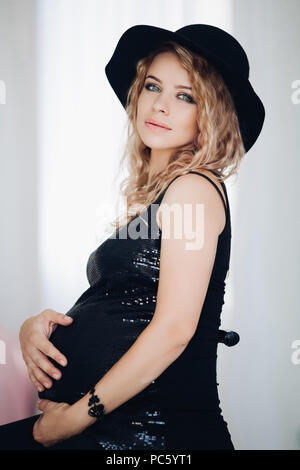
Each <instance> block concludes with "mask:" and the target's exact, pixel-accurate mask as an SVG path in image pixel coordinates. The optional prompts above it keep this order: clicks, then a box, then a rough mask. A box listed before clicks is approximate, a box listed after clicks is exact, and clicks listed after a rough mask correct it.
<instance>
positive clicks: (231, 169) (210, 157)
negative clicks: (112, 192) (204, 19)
mask: <svg viewBox="0 0 300 470" xmlns="http://www.w3.org/2000/svg"><path fill="white" fill-rule="evenodd" d="M161 52H172V53H174V54H175V55H176V56H177V58H178V59H179V61H180V63H181V65H182V66H183V67H184V68H185V70H187V72H188V74H189V77H190V80H191V87H192V95H193V99H194V100H195V102H196V105H197V123H198V131H197V132H196V135H195V137H194V139H193V142H192V143H189V144H186V145H184V146H182V147H180V148H177V149H176V150H175V151H173V154H171V156H170V158H169V161H168V164H167V166H166V167H165V169H164V170H163V171H160V172H158V173H156V174H155V175H154V176H153V177H152V180H151V181H150V182H149V184H147V182H148V176H149V167H150V148H149V147H147V146H146V145H145V144H144V142H143V141H142V140H141V138H140V136H139V134H138V131H137V125H136V116H137V107H138V99H139V96H140V93H141V92H142V90H143V86H144V82H145V78H146V75H147V71H148V69H149V67H150V65H151V63H152V61H153V59H154V58H155V57H156V55H158V54H159V53H161ZM126 112H127V115H128V120H127V123H126V126H127V142H126V145H125V150H124V153H123V155H122V158H121V161H120V168H121V167H122V165H124V163H125V162H126V163H127V170H128V176H127V177H126V178H125V179H124V180H123V181H122V182H121V193H122V195H123V196H124V197H125V198H126V203H127V211H126V214H125V215H124V216H123V219H122V218H120V219H117V220H116V221H114V222H112V223H111V225H112V226H113V227H114V228H115V229H117V230H118V229H120V228H121V227H122V226H123V225H126V224H128V223H130V222H131V220H132V219H134V218H135V217H136V216H137V215H138V214H141V213H142V212H143V211H144V210H145V209H147V208H148V207H149V206H150V205H151V204H153V203H154V202H155V201H156V200H157V199H158V197H159V196H160V194H161V193H162V192H163V191H164V189H165V188H166V187H167V185H168V184H169V183H170V181H172V180H173V178H175V176H177V175H183V174H186V173H187V172H188V171H190V170H198V171H199V170H214V171H215V173H216V174H217V179H218V180H219V181H224V180H225V179H227V178H229V177H230V176H232V175H233V174H237V169H238V167H239V165H240V162H241V159H242V157H243V156H244V155H245V153H246V151H245V148H244V145H243V141H242V136H241V132H240V127H239V122H238V118H237V114H236V110H235V106H234V103H233V100H232V97H231V94H230V92H229V91H228V88H227V86H226V84H225V82H224V80H223V78H222V76H221V74H220V73H219V71H218V70H217V69H216V68H215V67H214V65H213V64H211V63H210V62H209V61H208V60H207V59H206V58H205V57H203V56H200V55H199V54H195V53H193V52H192V51H190V50H189V49H186V48H185V47H183V46H181V45H179V44H177V43H176V42H174V41H164V42H163V43H161V45H160V46H159V47H158V48H157V49H156V50H155V51H153V52H152V53H151V54H149V55H148V56H146V57H144V58H142V59H141V60H139V62H138V63H137V66H136V76H135V79H134V80H133V82H132V84H131V86H130V88H129V90H128V94H127V101H126ZM225 170H226V171H225Z"/></svg>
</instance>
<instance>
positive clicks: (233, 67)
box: [0, 25, 264, 450]
mask: <svg viewBox="0 0 300 470" xmlns="http://www.w3.org/2000/svg"><path fill="white" fill-rule="evenodd" d="M105 71H106V74H107V77H108V80H109V82H110V84H111V86H112V87H113V89H114V91H115V93H116V95H117V96H118V98H119V100H120V101H121V103H122V105H123V106H124V108H125V109H126V111H127V114H128V118H129V119H128V121H129V124H130V125H131V126H132V128H131V133H130V132H128V143H127V147H126V151H125V153H124V156H123V159H124V160H125V158H126V155H128V159H129V165H128V168H129V177H128V179H127V180H126V182H127V185H126V186H125V190H124V191H123V194H124V195H125V196H126V197H127V203H128V207H129V210H130V212H131V214H129V215H127V216H126V218H125V220H124V221H123V222H121V223H120V222H119V221H118V222H116V224H115V228H116V231H115V232H114V233H113V234H112V235H111V237H109V238H108V239H107V240H105V241H104V242H103V243H102V244H101V245H100V246H99V247H98V248H97V249H96V250H95V251H94V252H93V253H92V254H91V255H90V258H89V260H88V265H87V276H88V280H89V283H90V287H89V288H88V289H87V291H85V292H84V293H83V294H82V295H81V296H80V297H79V299H78V300H77V301H76V303H75V304H74V305H73V307H72V308H71V309H70V310H69V311H68V312H67V316H64V315H61V314H59V313H57V312H55V311H51V310H50V311H49V310H46V311H44V312H43V313H42V314H40V315H38V316H36V317H31V318H30V319H28V320H27V321H26V322H25V323H24V324H23V326H22V328H21V331H20V341H21V346H22V352H23V357H24V360H25V362H26V364H27V367H28V371H29V375H30V377H31V380H32V381H33V383H34V385H35V386H36V387H37V388H38V389H39V390H40V397H43V398H44V399H42V400H41V402H40V404H39V409H40V410H41V411H42V412H43V413H42V415H40V417H38V416H34V417H32V418H29V419H28V420H23V422H16V423H11V424H9V425H7V426H3V427H2V429H1V428H0V442H1V440H2V442H6V443H7V442H11V441H13V440H16V439H17V438H16V436H18V441H19V443H22V442H23V443H24V442H25V440H26V445H27V446H28V447H31V448H37V447H36V446H40V447H43V448H49V449H55V448H97V449H105V450H110V449H112V450H117V449H149V450H152V449H234V446H233V443H232V440H231V435H230V433H229V431H228V428H227V422H226V421H224V419H223V416H222V414H221V411H222V410H221V408H220V407H219V403H220V400H219V397H218V389H217V385H218V383H217V381H216V358H217V345H218V340H219V341H220V336H219V335H220V331H222V330H218V328H219V326H220V323H221V321H220V315H221V310H222V305H223V303H224V294H225V278H226V275H227V272H228V268H229V260H230V243H231V224H230V209H229V201H228V197H227V191H226V187H225V184H224V180H225V179H226V178H228V177H229V176H230V175H232V174H234V173H236V170H237V168H238V166H239V164H240V161H241V158H242V157H243V155H245V153H246V152H247V151H248V150H249V149H250V148H251V146H252V145H253V144H254V142H255V141H256V139H257V137H258V135H259V133H260V131H261V128H262V125H263V121H264V107H263V105H262V103H261V101H260V99H259V98H258V96H257V95H256V94H255V92H254V91H253V88H252V87H251V85H250V82H249V80H248V76H249V64H248V60H247V56H246V54H245V52H244V50H243V49H242V47H241V46H240V44H239V43H238V42H237V41H236V40H235V39H234V38H233V37H232V36H230V35H229V34H228V33H226V32H225V31H223V30H221V29H219V28H216V27H214V26H209V25H190V26H186V27H184V28H181V29H180V30H178V31H176V32H175V33H174V32H171V31H167V30H164V29H161V28H156V27H153V26H146V25H138V26H134V27H132V28H129V29H128V30H127V31H126V32H125V33H124V34H123V35H122V37H121V39H120V40H119V42H118V44H117V47H116V49H115V52H114V54H113V56H112V58H111V60H110V61H109V63H108V64H107V66H106V69H105ZM225 170H227V174H225ZM186 207H187V208H188V209H187V210H186ZM137 208H138V209H137ZM174 208H175V209H176V210H175V217H174V218H173V219H172V221H171V218H170V217H169V216H170V213H169V210H170V209H174ZM178 230H179V232H178ZM69 317H70V318H72V320H70V323H69V322H68V321H67V319H68V318H69ZM57 324H59V325H58V326H57ZM53 325H56V326H57V327H56V329H55V331H53V330H54V328H53ZM65 325H68V326H67V327H65ZM50 336H51V342H49V341H48V340H47V338H50ZM229 344H230V343H229ZM232 344H233V343H232ZM46 356H48V357H49V358H47V357H46ZM61 359H67V360H68V364H67V366H65V367H63V366H60V365H59V362H60V360H61ZM55 372H56V373H58V374H59V376H60V378H59V380H57V381H55V382H52V381H51V379H50V378H49V377H50V376H52V377H53V378H55V376H54V373H55ZM46 382H48V385H46ZM43 384H45V386H46V389H44V385H43ZM24 421H26V422H24ZM31 433H33V437H31ZM9 436H15V437H14V439H13V438H10V437H9ZM25 436H27V437H25ZM30 439H31V441H30ZM2 445H3V444H2ZM18 445H19V446H20V444H18ZM21 445H22V444H21ZM23 445H24V444H23Z"/></svg>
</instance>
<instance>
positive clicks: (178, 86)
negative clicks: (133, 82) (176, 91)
mask: <svg viewBox="0 0 300 470" xmlns="http://www.w3.org/2000/svg"><path fill="white" fill-rule="evenodd" d="M146 78H154V80H157V81H158V82H159V83H162V81H161V80H160V79H159V78H157V77H154V75H147V77H146ZM175 88H186V89H187V90H191V87H190V86H185V85H176V86H175Z"/></svg>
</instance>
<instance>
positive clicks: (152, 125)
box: [145, 122, 171, 132]
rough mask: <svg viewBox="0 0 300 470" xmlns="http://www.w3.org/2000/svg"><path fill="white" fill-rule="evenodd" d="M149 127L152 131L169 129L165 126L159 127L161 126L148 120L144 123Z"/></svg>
mask: <svg viewBox="0 0 300 470" xmlns="http://www.w3.org/2000/svg"><path fill="white" fill-rule="evenodd" d="M145 124H146V126H147V127H149V129H152V130H153V131H156V132H157V131H170V130H171V129H167V128H166V127H161V126H156V125H155V124H150V122H146V123H145Z"/></svg>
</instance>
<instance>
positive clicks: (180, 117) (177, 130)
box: [137, 52, 198, 154]
mask: <svg viewBox="0 0 300 470" xmlns="http://www.w3.org/2000/svg"><path fill="white" fill-rule="evenodd" d="M149 75H152V77H149ZM147 77H148V78H147ZM153 77H156V79H155V78H153ZM184 87H191V83H190V80H189V76H188V73H187V71H186V70H185V69H184V68H183V67H182V66H181V64H180V62H179V61H178V59H177V57H176V56H175V54H173V53H172V52H162V53H160V54H158V55H157V56H156V57H155V58H154V60H153V61H152V64H151V65H150V67H149V69H148V72H147V74H146V79H145V83H144V87H143V90H142V92H141V94H140V96H139V100H138V109H137V129H138V132H139V135H140V137H141V139H142V141H143V142H144V144H145V145H146V146H148V147H150V148H151V150H154V149H155V150H156V151H159V150H162V151H163V153H164V154H165V153H170V152H169V151H171V150H173V149H176V148H177V147H180V146H182V145H185V144H188V143H190V142H192V141H193V139H194V137H195V134H196V132H197V130H198V125H197V122H196V116H197V105H196V103H195V102H194V100H193V96H192V94H191V89H187V88H184ZM149 119H153V120H154V121H158V122H159V123H161V124H164V125H165V126H167V127H169V128H170V130H162V129H161V128H157V127H152V128H151V126H150V127H148V126H147V125H146V121H147V120H149Z"/></svg>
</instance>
